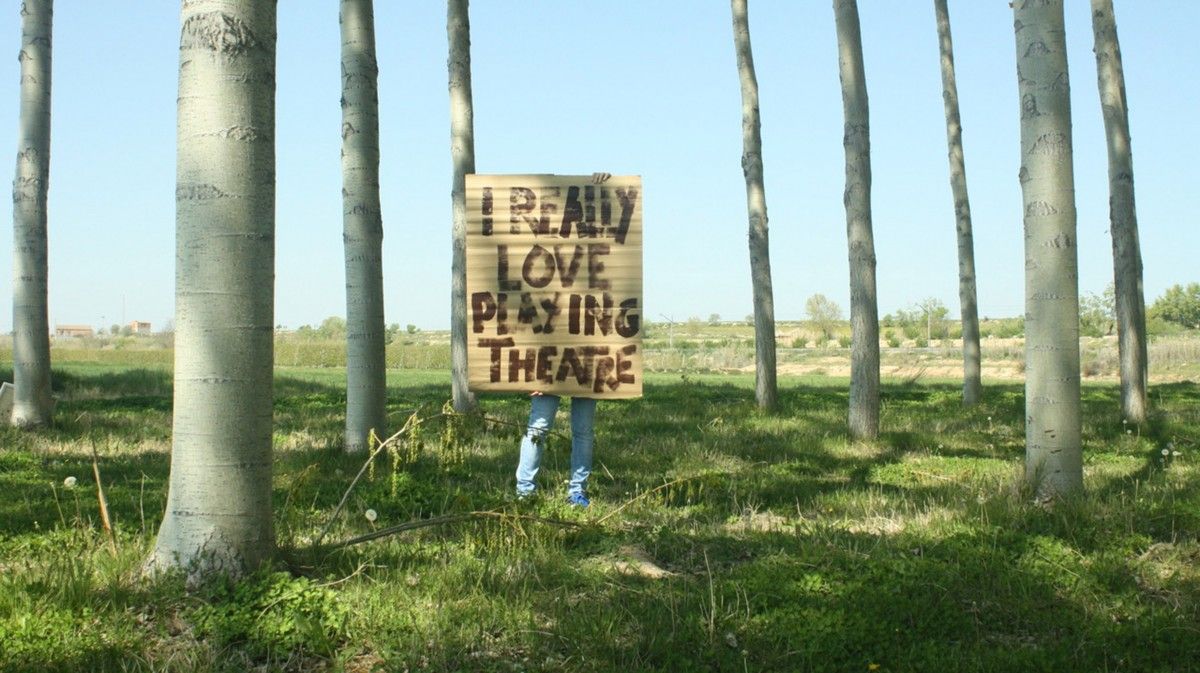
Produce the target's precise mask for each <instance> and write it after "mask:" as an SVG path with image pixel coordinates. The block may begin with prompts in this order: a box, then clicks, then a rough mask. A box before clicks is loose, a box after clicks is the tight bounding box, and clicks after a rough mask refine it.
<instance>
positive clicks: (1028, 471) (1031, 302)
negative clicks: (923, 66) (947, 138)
mask: <svg viewBox="0 0 1200 673" xmlns="http://www.w3.org/2000/svg"><path fill="white" fill-rule="evenodd" d="M1013 7H1014V9H1013V12H1014V15H1015V22H1014V28H1015V33H1016V44H1017V81H1018V84H1019V90H1020V95H1021V172H1020V181H1021V192H1022V196H1023V200H1024V211H1025V213H1024V221H1025V417H1026V426H1025V477H1026V480H1027V481H1028V482H1029V483H1030V485H1031V486H1032V487H1033V489H1034V491H1035V493H1036V495H1037V497H1038V498H1039V499H1042V500H1052V499H1054V498H1055V497H1057V496H1060V495H1063V494H1066V493H1069V492H1072V491H1078V490H1080V489H1082V488H1083V460H1082V453H1081V448H1080V431H1081V427H1080V400H1079V287H1078V259H1077V252H1076V248H1075V241H1076V239H1075V219H1076V215H1075V179H1074V175H1073V159H1072V156H1073V149H1072V140H1071V101H1070V83H1069V79H1068V77H1067V53H1066V32H1065V30H1064V28H1063V3H1062V0H1039V2H1016V3H1014V5H1013Z"/></svg>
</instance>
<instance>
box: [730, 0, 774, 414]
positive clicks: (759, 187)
mask: <svg viewBox="0 0 1200 673" xmlns="http://www.w3.org/2000/svg"><path fill="white" fill-rule="evenodd" d="M732 3H733V42H734V47H735V49H736V50H737V66H738V79H739V81H740V82H741V85H742V148H743V149H742V173H743V174H745V176H746V208H747V210H748V211H749V217H750V278H751V282H752V285H753V287H754V398H755V399H756V400H757V401H758V406H759V408H761V409H774V408H775V406H776V403H777V399H778V388H777V386H776V382H775V300H774V297H773V292H772V289H771V250H770V244H769V240H768V237H767V233H768V232H767V197H766V193H765V191H764V189H763V162H762V135H761V133H760V122H759V116H758V80H757V78H755V76H754V55H753V53H752V52H751V50H750V20H749V18H748V17H747V15H746V0H732Z"/></svg>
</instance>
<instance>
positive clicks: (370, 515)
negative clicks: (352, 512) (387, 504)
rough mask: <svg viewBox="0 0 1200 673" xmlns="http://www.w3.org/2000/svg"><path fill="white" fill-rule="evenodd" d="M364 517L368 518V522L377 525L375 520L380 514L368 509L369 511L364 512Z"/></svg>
mask: <svg viewBox="0 0 1200 673" xmlns="http://www.w3.org/2000/svg"><path fill="white" fill-rule="evenodd" d="M363 516H365V517H367V521H370V522H371V523H375V519H378V518H379V513H378V512H376V511H375V510H373V509H368V510H367V511H365V512H363Z"/></svg>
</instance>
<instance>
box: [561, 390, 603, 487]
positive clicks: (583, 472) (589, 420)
mask: <svg viewBox="0 0 1200 673" xmlns="http://www.w3.org/2000/svg"><path fill="white" fill-rule="evenodd" d="M595 420H596V400H593V399H590V398H586V397H572V398H571V483H570V484H569V485H568V486H567V494H568V495H570V494H572V493H583V492H584V490H585V489H586V488H587V479H588V475H590V474H591V473H592V443H593V441H594V439H595V435H594V434H593V425H594V423H595Z"/></svg>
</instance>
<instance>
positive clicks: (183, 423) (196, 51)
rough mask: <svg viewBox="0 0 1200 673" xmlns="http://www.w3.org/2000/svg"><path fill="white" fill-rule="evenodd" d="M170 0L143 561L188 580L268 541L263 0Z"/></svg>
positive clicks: (268, 210)
mask: <svg viewBox="0 0 1200 673" xmlns="http://www.w3.org/2000/svg"><path fill="white" fill-rule="evenodd" d="M182 6H183V11H182V17H181V18H182V31H181V35H180V42H179V102H178V122H177V123H178V130H177V143H178V153H177V159H176V161H177V164H176V170H177V178H176V189H175V217H176V220H175V232H176V271H175V405H174V426H173V435H174V437H173V445H172V449H171V477H170V485H169V490H168V495H167V508H166V515H165V517H164V518H163V522H162V527H161V529H160V530H159V533H158V541H157V544H156V546H155V549H154V552H153V556H152V557H151V559H150V562H149V567H150V568H151V569H163V568H184V569H186V570H187V571H188V572H189V575H190V576H192V577H196V576H203V575H206V574H209V573H212V572H230V573H238V572H241V571H244V570H247V569H250V568H253V567H255V566H256V565H258V564H260V563H261V562H262V561H263V560H264V559H266V558H267V557H268V556H269V555H270V554H271V553H272V552H273V550H274V539H275V538H274V533H273V531H272V524H271V421H272V417H271V403H272V399H271V396H272V386H271V374H272V364H273V359H274V358H273V351H272V335H273V325H274V319H273V318H274V316H273V303H274V302H273V300H274V297H273V294H274V293H273V290H274V281H275V279H274V268H275V3H274V2H260V1H258V0H184V2H183V3H182Z"/></svg>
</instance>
